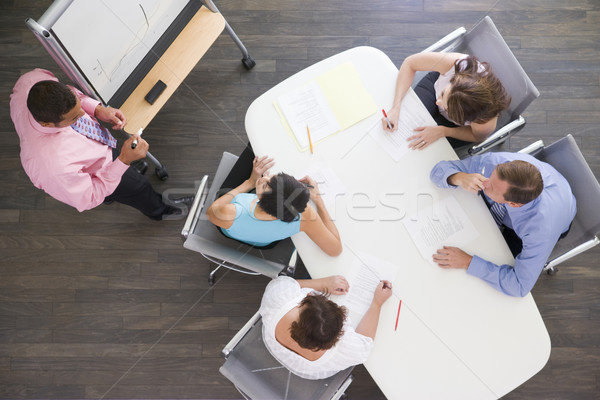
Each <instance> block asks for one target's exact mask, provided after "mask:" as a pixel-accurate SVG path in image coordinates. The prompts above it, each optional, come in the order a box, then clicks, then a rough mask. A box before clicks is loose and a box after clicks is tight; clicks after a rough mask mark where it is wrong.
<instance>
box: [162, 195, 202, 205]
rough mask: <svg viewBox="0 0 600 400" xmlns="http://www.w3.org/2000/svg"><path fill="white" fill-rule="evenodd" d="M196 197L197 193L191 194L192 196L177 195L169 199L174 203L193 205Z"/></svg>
mask: <svg viewBox="0 0 600 400" xmlns="http://www.w3.org/2000/svg"><path fill="white" fill-rule="evenodd" d="M195 198H196V196H195V195H191V196H183V197H176V198H174V199H169V201H170V202H171V203H173V204H185V205H187V206H191V205H192V204H194V199H195Z"/></svg>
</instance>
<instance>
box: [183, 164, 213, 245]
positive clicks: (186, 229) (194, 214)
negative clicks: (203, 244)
mask: <svg viewBox="0 0 600 400" xmlns="http://www.w3.org/2000/svg"><path fill="white" fill-rule="evenodd" d="M207 182H208V175H204V177H203V178H202V180H201V181H200V186H199V187H198V190H197V191H196V197H194V203H193V204H192V207H191V208H190V211H189V213H188V216H187V218H186V219H185V224H183V229H182V230H181V238H182V239H183V240H184V241H185V240H186V239H187V237H188V235H189V234H190V232H193V231H194V227H195V226H196V221H198V217H199V216H200V213H201V212H202V208H203V207H204V202H205V201H206V196H207V195H208V190H206V183H207Z"/></svg>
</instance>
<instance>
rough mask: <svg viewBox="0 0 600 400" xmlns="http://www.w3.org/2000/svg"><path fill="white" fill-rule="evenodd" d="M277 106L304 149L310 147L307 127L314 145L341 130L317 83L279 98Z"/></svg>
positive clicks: (309, 84)
mask: <svg viewBox="0 0 600 400" xmlns="http://www.w3.org/2000/svg"><path fill="white" fill-rule="evenodd" d="M277 104H278V106H279V109H280V110H281V112H282V113H283V115H284V116H285V119H286V120H287V123H288V124H289V126H290V128H291V129H292V132H294V136H295V137H296V140H297V141H298V144H299V145H300V147H302V148H304V147H307V146H308V145H309V143H308V132H307V130H306V127H307V126H308V127H309V128H310V139H311V141H312V142H313V144H315V143H316V142H318V141H319V140H321V139H324V138H326V137H327V136H329V135H331V134H333V133H335V132H337V131H339V130H341V127H340V125H339V123H338V122H337V120H336V118H335V115H334V114H333V111H332V110H331V107H329V104H328V103H327V99H326V98H325V95H324V94H323V91H322V90H321V87H320V86H319V84H318V82H317V81H313V82H311V83H308V84H306V85H304V86H301V87H299V88H297V89H296V90H294V91H292V92H289V93H286V94H284V95H281V96H279V97H278V98H277Z"/></svg>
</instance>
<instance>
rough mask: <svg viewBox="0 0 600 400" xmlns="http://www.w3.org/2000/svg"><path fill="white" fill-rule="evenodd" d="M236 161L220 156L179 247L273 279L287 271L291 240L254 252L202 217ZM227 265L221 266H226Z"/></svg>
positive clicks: (226, 155) (291, 248) (227, 155)
mask: <svg viewBox="0 0 600 400" xmlns="http://www.w3.org/2000/svg"><path fill="white" fill-rule="evenodd" d="M237 159H238V157H237V156H235V155H233V154H231V153H228V152H224V153H223V156H222V158H221V161H220V163H219V166H218V168H217V172H216V173H215V177H214V179H213V182H212V184H211V186H210V189H209V190H208V195H207V197H206V200H205V203H204V206H203V207H202V212H201V214H200V215H199V217H198V219H197V221H196V225H195V227H194V229H193V230H192V231H191V232H190V233H189V234H188V237H187V239H186V240H185V242H184V244H183V247H185V248H186V249H189V250H192V251H196V252H198V253H201V254H204V255H206V256H209V257H212V258H213V259H216V260H218V261H215V262H221V261H223V262H225V263H227V264H231V265H234V266H238V267H242V268H243V269H246V270H249V271H253V272H257V273H260V274H261V275H265V276H268V277H271V278H275V277H277V275H278V274H279V272H281V271H282V270H283V269H284V268H285V267H287V265H288V262H289V259H290V255H291V254H292V252H293V251H294V243H293V242H292V240H291V239H289V238H288V239H285V240H282V241H281V242H279V243H278V244H277V245H276V246H275V247H273V248H271V249H268V250H266V249H265V250H262V249H257V248H254V247H252V246H250V245H247V244H244V243H241V242H238V241H236V240H233V239H230V238H228V237H226V236H224V235H223V234H222V233H221V232H219V231H218V229H217V227H216V226H215V225H214V224H213V223H212V222H210V221H209V220H208V217H207V215H206V210H207V209H208V207H209V206H210V205H211V204H212V203H213V201H214V200H215V198H216V195H217V192H218V190H219V189H220V188H221V185H222V184H223V181H224V180H225V178H226V177H227V175H228V174H229V171H231V168H232V167H233V165H234V164H235V162H236V161H237ZM227 264H225V265H224V266H227Z"/></svg>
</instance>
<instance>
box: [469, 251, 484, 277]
mask: <svg viewBox="0 0 600 400" xmlns="http://www.w3.org/2000/svg"><path fill="white" fill-rule="evenodd" d="M487 264H488V263H487V261H485V260H484V259H483V258H481V257H478V256H476V255H473V258H472V259H471V262H470V263H469V267H468V268H467V274H469V275H472V276H476V277H478V278H481V277H483V276H485V274H486V273H487Z"/></svg>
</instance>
